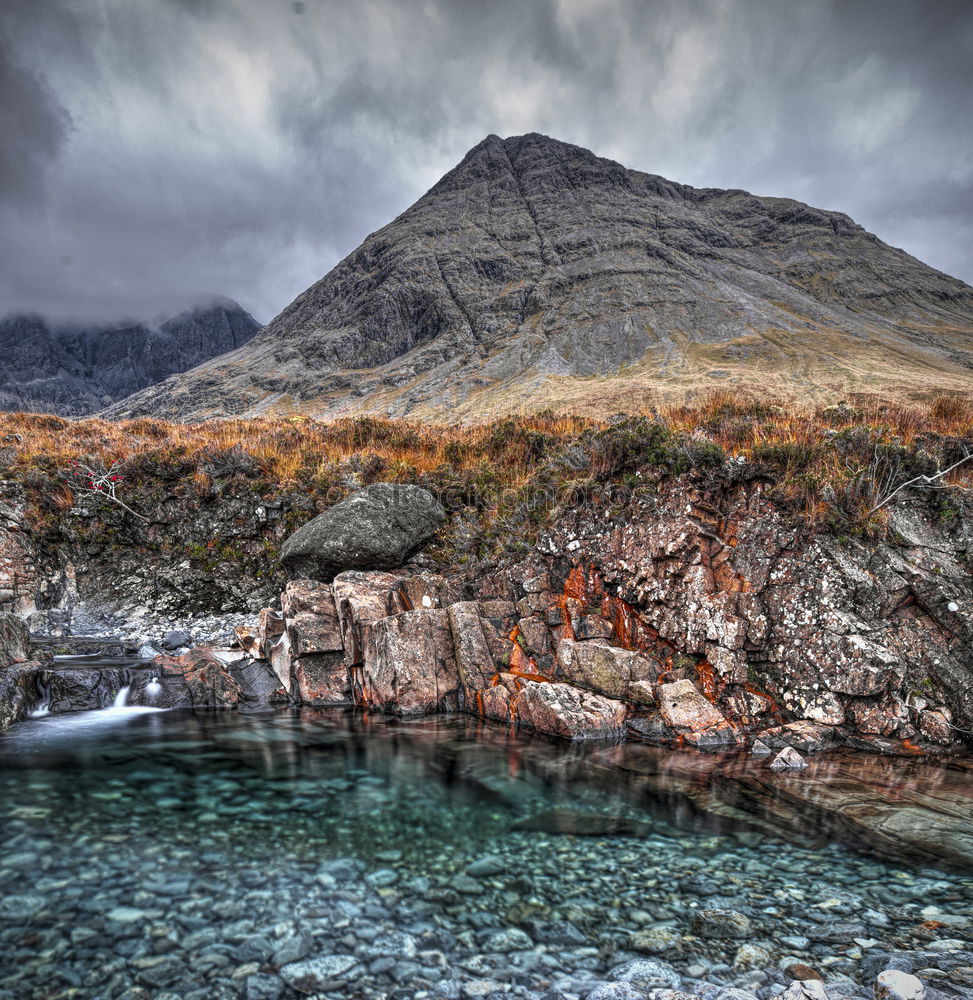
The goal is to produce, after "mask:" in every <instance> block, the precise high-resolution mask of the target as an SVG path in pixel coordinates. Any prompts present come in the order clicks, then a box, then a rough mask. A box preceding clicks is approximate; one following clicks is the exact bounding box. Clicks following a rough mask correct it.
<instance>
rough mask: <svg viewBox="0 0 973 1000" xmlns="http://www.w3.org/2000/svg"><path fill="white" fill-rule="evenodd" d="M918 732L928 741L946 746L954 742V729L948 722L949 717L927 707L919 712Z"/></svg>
mask: <svg viewBox="0 0 973 1000" xmlns="http://www.w3.org/2000/svg"><path fill="white" fill-rule="evenodd" d="M919 732H921V733H922V735H923V736H924V737H925V738H926V739H927V740H929V742H930V743H941V744H943V745H944V746H947V745H948V744H950V743H955V742H956V736H957V734H956V731H955V730H954V729H953V727H952V726H951V725H950V724H949V719H947V718H946V715H945V714H944V713H943V712H940V711H938V710H936V709H929V710H927V711H925V712H921V713H920V714H919Z"/></svg>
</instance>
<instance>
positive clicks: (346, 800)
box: [0, 709, 973, 1000]
mask: <svg viewBox="0 0 973 1000" xmlns="http://www.w3.org/2000/svg"><path fill="white" fill-rule="evenodd" d="M643 752H644V754H645V755H646V756H644V757H643V766H642V771H643V774H644V772H645V771H646V769H647V768H648V769H649V770H651V769H652V768H656V770H657V771H659V770H662V769H664V761H665V760H666V759H667V757H669V758H671V757H672V755H671V754H668V755H667V754H666V752H665V751H648V750H643ZM606 753H607V756H606ZM646 762H648V763H646ZM653 762H654V763H653ZM610 765H611V753H610V751H608V752H606V751H605V749H604V748H588V747H569V746H565V745H563V744H554V743H550V742H548V741H546V740H543V739H530V738H527V737H524V736H517V735H514V734H510V733H508V732H507V731H506V730H504V729H501V728H496V727H491V726H485V725H484V724H481V723H477V722H475V721H473V720H469V719H465V718H438V719H426V720H420V721H414V722H409V721H396V720H381V719H374V718H363V717H362V716H359V715H354V714H348V713H342V712H315V711H311V710H304V711H303V712H301V713H292V712H289V711H286V712H284V711H282V712H278V713H273V714H258V715H251V716H248V715H242V714H237V713H222V714H215V713H214V714H192V713H188V712H154V711H151V710H144V709H143V710H131V709H120V710H108V711H103V712H92V713H82V714H80V715H73V716H50V717H47V718H40V719H36V720H32V721H30V722H28V723H24V724H21V725H18V726H15V727H14V728H13V729H11V730H10V731H8V732H7V733H5V734H2V735H0V837H2V845H3V853H2V857H0V984H2V985H0V997H3V998H4V1000H6V998H10V997H16V998H18V1000H20V998H54V997H85V998H86V997H126V998H130V1000H136V998H149V997H151V998H157V1000H173V998H191V1000H203V998H206V1000H211V998H219V997H227V998H230V997H251V998H254V1000H260V998H261V997H264V996H266V997H274V996H277V997H296V996H297V995H298V993H296V992H294V991H293V989H292V987H291V986H289V985H287V984H286V983H285V981H284V980H283V979H280V978H279V977H278V970H279V969H280V968H281V966H286V965H287V961H285V960H290V961H293V960H294V959H295V956H297V957H298V958H305V957H314V956H316V955H321V954H327V955H337V956H345V957H346V958H347V962H346V963H344V968H343V971H341V975H340V976H339V978H342V977H343V982H342V983H341V984H337V985H336V984H332V985H331V986H330V987H329V989H331V991H332V994H333V995H334V996H346V997H351V996H368V997H371V996H374V997H381V996H386V995H387V993H388V992H389V991H390V990H392V989H393V988H396V987H399V988H401V987H414V988H417V989H419V990H420V992H421V991H422V990H426V991H427V992H428V995H430V996H450V995H451V994H450V993H449V990H450V989H454V987H452V986H450V985H449V984H450V983H460V982H462V981H464V980H469V979H471V978H478V979H480V980H483V979H492V980H495V981H496V982H498V983H501V984H504V988H505V989H509V990H510V991H512V992H511V993H510V994H509V995H521V996H535V995H537V996H539V995H540V994H541V991H543V990H544V989H546V988H548V987H549V986H550V985H551V984H558V983H560V984H561V985H562V986H563V987H566V986H570V985H572V984H573V985H574V987H575V988H576V989H577V990H578V991H579V995H580V994H581V993H583V989H582V987H583V986H584V983H585V982H590V981H594V980H597V979H599V978H604V975H605V972H606V970H607V968H608V967H609V966H611V965H612V964H614V963H616V962H618V961H622V960H625V959H627V958H632V957H635V956H636V955H638V954H644V955H647V954H648V953H651V952H653V951H654V957H655V958H656V959H662V960H664V961H665V962H666V963H668V964H670V965H672V966H673V967H674V968H675V969H677V970H678V972H679V975H680V976H681V977H682V978H683V979H684V980H685V982H686V983H688V984H690V985H691V984H692V983H693V982H695V981H698V980H707V981H710V982H723V983H735V984H737V985H742V986H745V987H746V988H748V989H752V990H753V991H755V992H756V993H757V995H770V993H771V992H772V991H773V990H774V989H776V988H777V987H778V985H779V984H780V983H782V982H786V981H787V980H788V977H786V976H785V975H784V974H783V973H782V972H780V971H779V969H780V966H781V964H782V963H784V962H785V961H786V960H788V959H790V960H792V961H797V960H800V961H803V962H806V963H808V964H810V965H812V966H814V967H816V968H821V969H823V970H825V972H826V974H827V976H828V977H829V978H832V979H835V980H837V981H840V980H842V979H843V978H845V979H847V980H850V981H862V980H863V979H864V978H865V977H866V973H867V972H868V971H869V969H870V968H871V965H874V964H875V956H878V955H881V954H887V953H896V952H899V951H903V950H911V951H916V950H917V949H922V948H928V947H933V948H934V949H935V948H940V947H941V945H940V943H939V942H940V941H941V940H946V941H947V943H948V946H947V947H942V949H941V953H942V955H943V956H954V958H953V959H950V961H949V962H946V963H945V964H947V965H949V964H952V965H953V966H956V965H957V964H958V960H957V959H956V956H962V955H963V954H964V951H965V950H968V949H969V948H970V947H971V946H970V944H969V939H971V938H973V931H971V930H970V929H969V928H970V923H971V922H970V921H969V920H967V919H966V917H965V915H967V914H971V913H973V879H971V878H970V877H969V876H968V875H965V874H963V873H948V872H944V871H938V870H936V869H935V868H930V867H925V868H922V867H918V868H917V867H915V866H913V865H909V864H907V863H905V862H896V861H892V860H883V859H882V858H880V857H876V856H875V855H874V854H872V855H865V854H860V853H857V852H856V851H855V850H854V849H853V847H854V845H846V844H841V843H836V842H833V840H832V837H833V833H828V832H826V831H820V830H817V829H815V826H814V822H813V821H812V820H811V819H810V818H809V819H808V822H807V824H806V827H805V829H804V833H805V834H806V835H807V836H806V837H804V838H802V842H801V843H794V842H789V841H791V840H793V839H794V838H792V837H788V838H786V839H782V838H781V837H778V836H774V835H773V833H772V832H770V831H769V828H768V826H767V823H766V808H764V810H763V816H762V818H759V821H758V817H757V812H758V810H757V809H756V807H755V806H754V807H752V809H751V807H748V806H746V804H745V803H743V804H741V803H740V802H739V801H736V802H734V803H733V804H732V806H730V807H728V806H725V804H724V803H723V802H717V803H715V807H714V808H712V809H710V808H709V806H708V804H707V803H706V801H705V800H704V799H701V798H700V797H699V796H698V795H697V796H695V797H692V796H687V795H686V794H685V783H682V784H678V785H673V787H671V788H669V787H667V784H666V782H665V781H664V780H659V779H658V776H657V777H656V780H653V781H652V782H650V783H649V784H646V782H645V781H643V780H641V779H639V778H637V777H636V776H633V772H632V771H631V770H624V769H616V768H614V767H612V766H610ZM650 765H651V766H650ZM656 765H658V766H656ZM707 794H709V793H707ZM712 794H713V796H714V798H715V797H716V796H717V792H716V791H714V792H713V793H712ZM748 809H750V811H752V812H753V815H752V816H750V815H749V813H748ZM799 826H800V824H798V827H799ZM485 856H491V857H492V860H491V861H487V862H486V863H484V864H481V865H480V866H479V868H474V872H476V873H477V874H474V875H469V874H467V873H466V872H467V868H468V867H469V866H470V864H471V863H473V862H476V861H477V860H481V861H482V859H483V858H484V857H485ZM706 908H717V909H719V908H730V909H733V910H736V911H739V912H741V913H743V914H744V915H746V916H747V918H748V919H749V920H750V925H751V926H750V930H749V932H748V933H747V935H746V941H747V942H751V943H756V944H758V945H759V946H760V947H761V948H764V949H765V952H766V956H767V958H766V960H764V959H763V958H762V956H759V955H758V956H757V958H756V959H755V960H753V961H751V962H750V963H749V964H747V963H746V962H744V963H742V964H741V963H740V962H739V961H738V959H739V956H738V950H739V947H740V945H741V944H743V943H744V941H743V940H741V939H740V938H708V937H703V936H700V935H698V934H695V933H694V924H693V918H694V916H695V915H696V913H697V912H698V911H699V910H701V909H706ZM565 926H570V928H571V929H570V930H565ZM511 929H519V931H520V932H522V933H523V934H525V935H527V937H526V938H525V937H522V936H521V937H517V935H516V934H514V935H513V937H512V938H510V935H509V933H508V938H509V940H507V942H506V944H507V945H510V944H513V945H515V947H506V945H504V946H503V947H500V944H501V942H500V939H499V938H496V937H495V935H496V934H497V933H498V932H500V931H503V932H510V931H511ZM696 929H697V930H698V925H697V927H696ZM646 932H649V933H648V936H647V937H646ZM393 933H398V934H404V935H405V936H406V938H407V939H408V940H406V942H405V944H403V943H402V941H398V943H397V944H396V946H395V947H392V948H390V947H389V946H388V945H387V944H386V945H382V943H381V942H382V941H385V940H386V939H387V935H388V934H393ZM491 934H492V935H494V937H490V935H491ZM640 934H641V935H642V938H641V939H639V935H640ZM653 935H655V938H654V939H653V937H652V936H653ZM667 935H668V936H667ZM295 940H297V941H298V942H299V944H298V945H296V946H291V944H289V943H292V942H294V941H295ZM396 940H398V939H396ZM647 940H649V941H650V942H651V940H657V942H663V943H664V942H668V944H666V945H665V947H664V948H655V949H652V948H650V947H649V945H647V944H646V941H647ZM376 942H378V943H376ZM410 942H411V943H410ZM949 942H951V943H949ZM636 943H638V946H637V947H636ZM301 952H303V954H300V953H301ZM944 961H945V958H944ZM734 962H736V963H737V964H736V966H734ZM348 963H352V964H351V965H348ZM870 963H871V965H870ZM337 964H338V965H341V964H342V963H340V962H339V963H337ZM959 964H960V966H961V962H960V963H959ZM970 964H971V965H973V961H971V963H970ZM961 968H962V966H961ZM970 972H971V973H973V968H971V969H970ZM964 974H965V973H963V972H962V971H960V972H959V973H950V975H951V976H952V978H953V979H954V980H956V981H957V982H959V981H961V980H962V976H963V975H964ZM336 983H337V980H336ZM443 983H445V984H446V985H445V986H442V984H443ZM970 986H971V992H973V980H971V983H970ZM436 989H440V992H439V993H436V992H435V990H436ZM5 991H6V992H5ZM532 991H533V992H532ZM454 993H455V995H456V996H460V995H461V992H460V986H456V987H455V989H454Z"/></svg>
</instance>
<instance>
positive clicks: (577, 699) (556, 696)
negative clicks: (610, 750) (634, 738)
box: [511, 681, 627, 740]
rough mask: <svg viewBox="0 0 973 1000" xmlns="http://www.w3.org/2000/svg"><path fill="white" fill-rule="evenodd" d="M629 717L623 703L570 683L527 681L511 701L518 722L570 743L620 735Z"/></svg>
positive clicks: (512, 713)
mask: <svg viewBox="0 0 973 1000" xmlns="http://www.w3.org/2000/svg"><path fill="white" fill-rule="evenodd" d="M626 714H627V710H626V708H625V705H624V704H623V703H622V702H620V701H615V700H614V699H612V698H603V697H602V696H601V695H597V694H591V693H590V692H588V691H582V690H581V689H580V688H576V687H572V686H571V685H570V684H560V683H551V684H548V683H542V682H537V681H525V682H524V685H523V688H522V689H521V690H520V692H519V693H518V694H517V695H515V696H514V697H513V698H512V699H511V715H512V717H513V718H515V719H516V720H517V721H518V722H521V723H523V724H525V725H527V726H530V727H531V729H536V730H537V731H538V732H541V733H549V734H550V735H553V736H562V737H564V738H565V739H569V740H590V739H605V738H607V737H612V736H619V735H621V733H622V731H623V729H624V726H625V716H626Z"/></svg>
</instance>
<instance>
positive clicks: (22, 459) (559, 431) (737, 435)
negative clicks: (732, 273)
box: [0, 390, 973, 520]
mask: <svg viewBox="0 0 973 1000" xmlns="http://www.w3.org/2000/svg"><path fill="white" fill-rule="evenodd" d="M640 416H643V417H645V418H647V419H646V420H643V421H642V422H641V423H640V424H638V427H640V428H641V430H640V431H639V433H643V434H644V431H645V428H649V429H650V430H651V428H653V427H657V428H660V429H661V432H662V437H663V439H664V447H665V449H667V450H668V453H669V454H672V455H674V456H676V458H677V462H676V463H675V466H674V467H681V468H683V469H691V468H692V467H693V465H694V463H696V464H699V463H701V462H703V461H704V460H705V461H708V462H710V463H712V462H713V461H714V460H715V461H721V460H722V459H723V458H726V457H732V458H735V459H737V460H745V461H749V462H752V463H757V464H760V465H761V466H762V467H766V468H767V469H768V470H770V475H771V478H773V479H774V480H775V481H776V483H777V490H778V493H779V495H780V497H781V499H782V501H784V502H788V503H791V504H793V505H796V506H797V507H799V508H803V509H804V511H805V514H806V516H807V517H809V518H811V519H815V520H816V519H818V518H820V517H822V516H824V515H825V514H826V512H827V509H828V507H829V505H833V503H834V499H833V498H834V496H840V497H842V498H843V503H844V504H845V506H846V508H847V509H848V511H849V513H850V514H851V515H853V517H858V518H865V519H867V517H866V515H868V514H869V512H870V509H871V507H873V506H874V504H875V502H876V500H877V499H879V498H880V497H879V493H880V491H881V490H882V489H887V488H888V487H889V486H891V485H893V484H896V483H898V482H899V481H903V480H904V477H907V476H908V475H909V474H910V469H913V468H915V467H918V466H917V465H916V463H917V462H918V463H919V465H920V466H922V467H923V468H929V469H933V470H935V469H939V468H945V467H946V465H948V464H951V463H952V461H955V458H956V457H957V456H958V455H962V454H964V453H965V452H966V451H967V450H969V451H973V402H971V401H970V399H969V398H968V397H965V396H961V395H958V394H953V395H948V394H941V395H940V396H938V397H936V398H935V399H934V400H933V401H932V402H931V403H930V404H928V405H926V404H903V403H898V402H880V401H878V400H876V399H875V398H874V397H872V398H870V399H869V400H868V401H867V402H866V403H864V404H862V405H859V406H851V405H831V406H827V407H813V406H804V407H793V406H785V405H781V404H776V403H768V402H765V401H763V400H761V399H759V398H757V397H754V396H746V395H742V394H740V393H734V392H731V391H727V390H718V391H711V392H708V393H706V394H703V395H701V396H698V397H694V398H687V399H685V400H684V401H682V402H681V403H670V404H668V405H665V406H661V407H657V408H654V409H652V410H649V411H644V412H643V413H642V414H640ZM622 439H626V440H634V441H635V451H634V453H633V454H631V455H630V456H629V457H630V461H631V462H632V463H634V465H635V466H637V465H638V463H639V462H640V461H642V460H643V455H642V453H641V452H640V451H639V448H640V447H642V445H641V444H640V442H641V441H643V440H648V439H645V438H644V437H643V438H639V437H638V436H637V435H635V436H634V437H633V435H632V434H631V421H629V422H626V421H621V422H619V420H618V419H617V418H616V419H615V420H596V419H593V418H590V417H585V416H562V415H557V414H554V413H553V412H550V411H548V412H545V413H539V414H534V415H525V416H519V417H513V418H505V419H502V420H495V421H492V422H490V423H483V424H476V425H470V426H441V425H440V426H425V427H423V426H421V425H419V424H416V423H410V422H407V421H399V420H384V419H377V418H370V417H365V418H355V419H341V420H336V421H330V422H323V421H316V420H310V419H306V418H302V417H290V418H253V419H234V420H213V421H206V422H202V423H194V424H178V423H170V422H167V421H162V420H155V419H148V418H140V419H135V420H128V421H119V422H113V421H107V420H102V419H98V418H85V419H80V420H67V419H64V418H61V417H55V416H47V415H38V414H25V413H4V414H0V475H2V477H3V478H4V479H8V480H14V481H19V482H21V483H24V484H25V485H27V486H28V487H31V486H34V487H37V488H41V487H43V488H44V489H46V490H47V492H48V494H50V493H51V491H56V492H57V493H58V494H59V495H60V496H61V500H60V502H59V504H58V506H60V507H62V508H63V507H65V506H70V504H71V499H72V498H71V492H70V486H69V485H68V484H67V483H66V482H64V479H63V475H62V473H63V472H64V470H66V469H67V468H68V467H69V466H70V463H71V462H72V461H76V460H93V461H96V462H101V463H103V464H106V465H107V464H110V463H112V462H115V461H119V462H123V463H125V466H126V470H127V472H128V475H129V477H130V480H131V482H132V486H133V488H137V487H138V484H139V483H143V484H155V485H156V486H158V485H160V484H165V488H166V489H172V490H174V491H180V492H181V491H185V490H197V491H200V492H209V491H210V489H211V487H212V480H213V478H214V477H221V476H223V477H225V476H229V477H232V476H233V475H235V474H240V475H241V476H242V478H243V479H246V480H248V481H249V482H250V483H251V484H253V485H255V486H256V487H257V488H259V490H260V491H262V492H264V493H266V494H268V495H270V494H272V493H274V492H277V491H280V490H285V489H289V488H295V487H296V488H301V489H305V490H307V491H309V492H310V493H312V494H313V495H321V496H323V495H324V494H325V493H326V492H327V490H328V489H329V488H334V487H335V486H336V484H340V486H339V490H346V489H347V484H348V483H349V482H352V481H357V482H360V483H363V484H364V483H367V482H371V481H375V480H378V479H383V480H392V481H408V482H422V483H425V484H428V485H430V486H433V487H437V488H450V489H454V488H455V489H459V490H461V492H462V495H463V496H468V497H469V498H470V502H471V503H473V504H474V505H476V506H479V507H481V508H487V509H488V508H490V507H491V506H497V505H500V504H502V503H503V502H505V501H504V499H503V496H504V491H505V490H506V491H509V490H513V491H517V490H520V489H522V488H525V487H526V486H528V485H529V484H530V483H531V482H532V481H533V480H534V479H535V477H536V476H537V475H538V470H539V469H540V468H541V466H542V464H543V463H544V462H545V461H546V460H548V459H551V458H553V457H555V456H557V455H558V454H560V453H562V452H563V450H564V448H565V447H566V446H568V445H571V444H573V443H579V442H580V443H581V444H582V445H583V452H584V454H585V456H586V461H587V465H586V466H582V467H579V468H578V469H576V470H575V471H573V472H571V476H576V477H577V478H578V479H580V480H583V479H585V478H586V477H587V478H590V479H592V480H594V481H598V480H605V479H610V478H612V477H615V478H617V477H618V475H619V473H618V469H617V467H616V465H613V462H612V460H611V455H613V454H614V453H615V452H617V450H618V447H619V441H620V440H622ZM652 440H654V439H652ZM623 443H624V442H623ZM625 446H626V447H628V444H625ZM606 455H607V456H609V457H608V458H606ZM644 461H645V462H647V463H648V462H650V461H651V459H650V457H649V453H648V450H646V452H645V455H644ZM922 463H926V464H925V465H922ZM929 463H932V464H931V465H930V464H929ZM947 482H948V483H949V484H950V485H951V486H955V487H957V488H960V489H967V488H969V487H971V486H973V462H970V463H966V464H964V465H961V466H959V467H958V468H956V469H955V470H954V471H953V473H951V475H950V476H949V477H948V479H944V480H943V483H944V484H945V483H947ZM866 487H867V488H866ZM873 519H874V518H873Z"/></svg>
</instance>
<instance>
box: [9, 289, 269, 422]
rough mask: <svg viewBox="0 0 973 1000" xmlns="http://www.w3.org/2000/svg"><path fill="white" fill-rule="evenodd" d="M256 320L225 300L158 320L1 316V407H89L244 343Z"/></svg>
mask: <svg viewBox="0 0 973 1000" xmlns="http://www.w3.org/2000/svg"><path fill="white" fill-rule="evenodd" d="M259 329H260V324H259V323H257V321H256V320H255V319H254V318H253V317H252V316H251V315H250V314H249V313H248V312H246V311H245V310H243V309H242V308H241V307H240V306H239V305H237V304H236V303H235V302H232V301H230V300H229V299H221V300H218V301H216V302H214V303H213V304H212V305H209V306H206V307H201V308H198V309H193V310H189V311H187V312H184V313H181V314H180V315H178V316H174V317H172V318H171V319H168V320H166V321H165V322H163V323H161V324H158V325H150V324H146V323H137V324H133V325H128V326H70V325H52V324H50V323H47V322H46V321H45V320H43V319H42V318H41V317H39V316H8V317H6V318H5V319H3V320H0V409H4V410H27V411H33V412H43V413H61V414H65V415H68V416H77V415H81V414H85V413H94V412H95V411H97V410H100V409H102V408H103V407H105V406H108V405H109V404H110V403H113V402H115V401H117V400H119V399H122V398H124V397H125V396H128V395H130V394H131V393H133V392H136V391H137V390H139V389H142V388H144V387H145V386H150V385H154V384H155V383H157V382H161V381H162V380H163V379H165V378H166V377H167V376H169V375H171V374H173V372H183V371H185V370H186V369H187V368H192V367H193V366H194V365H198V364H199V363H200V362H202V361H207V360H208V359H210V358H212V357H214V356H215V355H218V354H223V353H225V352H226V351H232V350H233V349H234V348H237V347H241V346H242V345H243V344H245V343H247V342H248V341H249V340H250V338H251V337H253V335H254V334H255V333H256V332H257V331H258V330H259Z"/></svg>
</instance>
